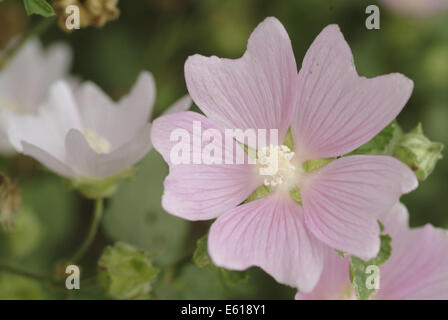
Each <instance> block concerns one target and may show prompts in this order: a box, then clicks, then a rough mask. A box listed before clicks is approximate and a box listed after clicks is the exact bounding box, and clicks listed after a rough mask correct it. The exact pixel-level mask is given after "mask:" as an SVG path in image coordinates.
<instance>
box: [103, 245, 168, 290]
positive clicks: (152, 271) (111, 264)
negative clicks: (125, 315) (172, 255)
mask: <svg viewBox="0 0 448 320" xmlns="http://www.w3.org/2000/svg"><path fill="white" fill-rule="evenodd" d="M98 267H99V270H100V273H99V279H100V282H101V284H102V285H103V287H104V289H105V290H106V292H107V293H108V295H110V296H111V297H113V298H117V299H147V298H150V292H151V288H152V283H153V282H154V280H155V279H156V277H157V275H158V273H159V269H157V268H154V267H153V266H152V261H151V256H150V255H149V254H148V253H146V252H143V251H139V250H137V249H135V248H134V247H132V246H131V245H128V244H125V243H122V242H117V243H116V244H115V245H114V246H109V247H107V248H106V249H105V250H104V252H103V254H102V255H101V258H100V260H99V261H98Z"/></svg>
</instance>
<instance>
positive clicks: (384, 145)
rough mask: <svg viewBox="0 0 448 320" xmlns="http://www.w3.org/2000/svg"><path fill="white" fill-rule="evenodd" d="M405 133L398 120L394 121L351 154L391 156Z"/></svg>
mask: <svg viewBox="0 0 448 320" xmlns="http://www.w3.org/2000/svg"><path fill="white" fill-rule="evenodd" d="M402 135H403V131H402V130H401V128H400V125H399V124H398V123H397V121H395V120H394V121H392V122H391V123H390V124H389V125H388V126H387V127H386V128H384V129H383V130H382V131H381V132H380V133H378V134H377V135H376V136H375V137H374V138H373V139H372V140H370V141H369V142H367V143H366V144H364V145H362V146H361V147H359V148H358V149H356V150H355V151H353V152H352V153H351V154H382V155H389V156H391V155H392V153H393V151H394V148H395V145H396V144H397V143H398V141H399V140H400V138H401V137H402Z"/></svg>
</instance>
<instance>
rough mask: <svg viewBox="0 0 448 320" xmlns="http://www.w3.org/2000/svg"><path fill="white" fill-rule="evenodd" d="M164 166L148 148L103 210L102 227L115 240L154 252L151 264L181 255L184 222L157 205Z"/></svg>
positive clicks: (184, 235)
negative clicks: (132, 172)
mask: <svg viewBox="0 0 448 320" xmlns="http://www.w3.org/2000/svg"><path fill="white" fill-rule="evenodd" d="M167 174H168V167H167V165H166V163H165V161H164V160H163V158H162V157H161V156H160V155H159V154H158V153H157V152H156V151H155V150H152V151H151V152H149V154H148V155H147V156H146V157H145V158H144V159H143V160H142V161H141V162H140V164H139V165H138V166H137V168H136V174H135V178H134V179H132V180H131V181H124V182H122V183H121V184H120V185H119V188H118V190H117V192H116V193H115V194H114V195H113V197H112V198H111V199H110V202H109V204H108V207H107V208H106V211H105V213H104V219H103V230H104V231H105V232H106V234H107V235H108V236H109V237H110V238H112V239H113V240H115V241H122V242H126V243H129V244H131V245H133V246H135V247H137V248H139V249H142V250H146V251H148V252H151V253H152V254H154V263H156V264H157V265H160V266H165V265H169V264H171V263H174V262H176V261H178V260H179V259H180V258H182V257H183V256H184V255H185V250H187V247H186V242H185V239H186V236H187V232H188V222H187V221H185V220H182V219H180V218H178V217H175V216H173V215H170V214H168V213H166V212H165V211H164V210H163V208H162V205H161V199H162V193H163V188H162V186H163V181H164V179H165V177H166V176H167Z"/></svg>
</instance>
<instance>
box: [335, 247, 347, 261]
mask: <svg viewBox="0 0 448 320" xmlns="http://www.w3.org/2000/svg"><path fill="white" fill-rule="evenodd" d="M335 251H336V253H337V254H338V255H339V256H340V257H341V258H342V259H345V252H344V251H341V250H338V249H335Z"/></svg>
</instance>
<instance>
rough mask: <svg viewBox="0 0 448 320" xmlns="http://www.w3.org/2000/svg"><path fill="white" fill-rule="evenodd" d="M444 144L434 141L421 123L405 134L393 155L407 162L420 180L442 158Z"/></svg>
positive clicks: (425, 176) (427, 174)
mask: <svg viewBox="0 0 448 320" xmlns="http://www.w3.org/2000/svg"><path fill="white" fill-rule="evenodd" d="M443 147H444V146H443V144H442V143H438V142H432V141H431V140H429V139H428V138H427V137H426V136H425V135H424V133H423V129H422V125H421V123H419V124H418V125H417V127H416V128H415V129H414V130H412V131H411V132H409V133H407V134H405V135H404V136H403V137H402V138H401V140H400V142H399V143H398V144H397V145H396V146H395V149H394V152H393V155H394V157H396V158H398V159H399V160H401V161H402V162H404V163H406V164H407V165H408V166H409V167H410V168H411V169H412V170H413V171H414V173H415V175H416V176H417V178H418V179H419V180H425V179H426V178H427V177H428V176H429V175H430V174H431V173H432V172H433V171H434V168H435V166H436V164H437V162H438V161H439V160H440V159H442V150H443Z"/></svg>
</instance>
